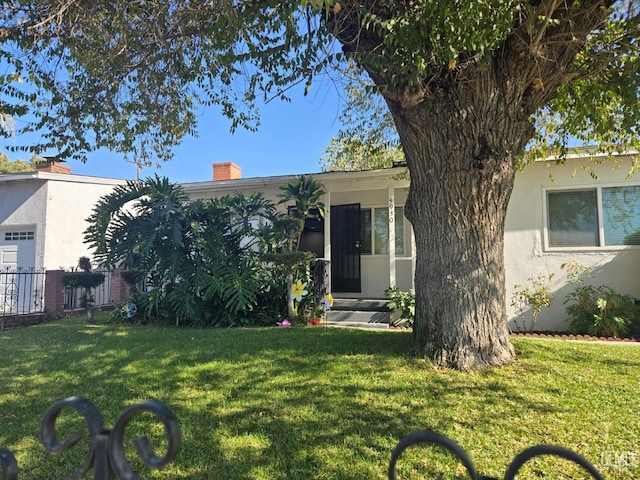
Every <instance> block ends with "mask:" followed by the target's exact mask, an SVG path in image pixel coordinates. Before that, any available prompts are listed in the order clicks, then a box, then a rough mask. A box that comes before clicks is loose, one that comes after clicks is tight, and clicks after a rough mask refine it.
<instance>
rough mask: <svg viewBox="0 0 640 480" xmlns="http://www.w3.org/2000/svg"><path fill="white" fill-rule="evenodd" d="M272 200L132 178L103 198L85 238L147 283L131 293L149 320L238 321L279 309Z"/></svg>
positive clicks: (259, 319) (264, 318)
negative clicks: (197, 194) (195, 193)
mask: <svg viewBox="0 0 640 480" xmlns="http://www.w3.org/2000/svg"><path fill="white" fill-rule="evenodd" d="M274 218H275V208H274V205H273V204H272V203H271V202H269V201H267V200H265V199H264V198H263V196H262V195H261V194H253V195H251V196H248V197H247V196H243V195H241V194H234V195H232V196H225V197H220V198H212V199H207V200H193V201H188V198H187V195H186V193H185V192H184V190H183V189H182V188H181V187H179V186H177V185H174V184H171V183H170V182H169V181H168V180H167V179H162V178H158V177H155V178H149V179H146V180H145V181H143V182H128V183H127V184H126V185H122V186H118V187H116V188H115V189H114V191H113V193H111V194H110V195H107V196H106V197H104V198H102V199H101V200H100V202H99V203H98V204H97V206H96V208H95V209H94V213H93V215H92V216H91V217H90V218H89V219H88V220H89V222H90V223H91V226H90V227H89V228H88V229H87V231H86V240H87V242H88V243H89V245H90V246H91V247H92V248H94V249H95V257H96V259H97V260H99V261H100V262H102V263H103V264H105V265H106V266H116V265H117V266H120V267H123V268H125V269H128V270H130V272H132V274H133V280H134V281H135V282H137V283H139V284H144V285H145V288H143V289H141V290H140V291H139V292H138V293H137V297H136V298H134V299H133V301H134V303H135V304H136V305H137V307H138V315H139V316H140V315H141V316H142V317H143V318H145V319H146V320H147V321H160V322H171V323H175V324H176V325H214V326H233V325H240V324H244V323H246V322H250V323H252V324H260V323H272V322H273V321H274V319H275V318H278V317H279V316H280V315H281V314H282V307H283V306H284V302H282V303H280V304H278V302H274V295H276V296H277V295H278V292H281V294H280V295H281V298H284V288H285V287H284V284H283V282H282V281H281V280H280V279H281V278H283V277H284V273H285V272H284V270H283V268H282V267H281V266H279V265H270V266H269V268H267V266H266V265H265V263H264V262H263V257H262V251H263V250H264V248H265V245H264V243H265V239H266V238H268V230H269V227H267V226H266V224H267V223H269V222H272V221H273V220H274Z"/></svg>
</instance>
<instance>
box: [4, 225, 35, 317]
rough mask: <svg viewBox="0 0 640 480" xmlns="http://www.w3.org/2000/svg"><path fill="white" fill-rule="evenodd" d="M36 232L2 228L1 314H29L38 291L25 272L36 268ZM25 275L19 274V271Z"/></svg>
mask: <svg viewBox="0 0 640 480" xmlns="http://www.w3.org/2000/svg"><path fill="white" fill-rule="evenodd" d="M35 258H36V242H35V232H34V229H28V228H20V229H6V228H4V229H0V313H4V314H9V313H29V312H31V311H32V310H33V308H34V305H35V303H36V302H35V298H36V297H37V296H38V290H40V291H41V290H42V288H41V287H40V288H38V287H37V286H36V285H35V284H34V282H33V278H31V276H29V275H28V274H27V273H26V272H25V271H28V270H29V269H31V268H33V267H34V266H35ZM18 269H20V270H22V272H23V273H16V270H18Z"/></svg>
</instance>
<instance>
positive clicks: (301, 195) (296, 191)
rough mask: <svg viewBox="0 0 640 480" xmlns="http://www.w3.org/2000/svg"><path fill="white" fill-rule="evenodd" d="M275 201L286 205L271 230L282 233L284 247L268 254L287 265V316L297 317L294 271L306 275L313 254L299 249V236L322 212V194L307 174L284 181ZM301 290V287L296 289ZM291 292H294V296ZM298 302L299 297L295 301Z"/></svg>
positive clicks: (320, 187)
mask: <svg viewBox="0 0 640 480" xmlns="http://www.w3.org/2000/svg"><path fill="white" fill-rule="evenodd" d="M280 191H281V193H280V194H278V197H279V198H280V201H279V202H278V203H279V204H287V203H289V204H290V203H291V202H293V204H292V205H291V204H290V205H289V206H288V210H287V214H286V215H282V216H280V217H279V218H278V219H277V221H276V223H275V229H276V231H277V232H279V233H280V234H281V235H282V240H283V246H284V250H283V251H281V252H280V253H278V254H276V255H275V256H272V259H273V260H274V263H277V264H281V265H284V266H285V267H286V268H287V291H288V292H291V293H290V294H289V295H287V312H288V314H289V318H290V319H294V318H295V317H296V316H298V312H297V309H296V304H295V302H294V300H295V299H296V298H298V296H299V295H298V290H297V289H296V290H294V283H293V279H294V276H295V274H304V275H305V276H306V277H308V276H309V274H308V272H309V269H310V266H311V263H312V261H313V259H314V258H315V255H313V254H311V253H309V252H300V251H299V250H300V239H301V238H302V232H303V231H304V223H305V221H306V219H307V218H322V217H323V216H324V214H325V208H324V203H322V202H321V201H320V198H321V197H322V195H324V193H325V192H324V189H323V187H322V186H321V185H320V184H319V183H318V182H317V181H316V180H315V179H314V178H313V177H311V176H309V175H301V176H300V177H298V181H297V182H296V183H288V184H287V185H284V186H282V187H281V188H280ZM296 285H297V284H296ZM300 291H301V290H300ZM294 292H295V293H296V295H294ZM298 302H300V300H298Z"/></svg>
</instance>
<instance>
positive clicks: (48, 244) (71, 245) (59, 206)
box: [44, 179, 122, 269]
mask: <svg viewBox="0 0 640 480" xmlns="http://www.w3.org/2000/svg"><path fill="white" fill-rule="evenodd" d="M100 180H102V179H100ZM117 183H122V182H118V181H109V182H108V183H107V184H104V183H102V182H100V183H85V182H75V181H67V179H64V180H63V181H59V180H57V181H49V182H48V185H47V187H48V188H47V200H48V202H47V203H48V207H47V215H46V219H45V222H46V226H47V228H46V233H45V241H44V267H46V268H50V269H56V268H70V267H76V266H77V265H78V259H79V258H80V257H82V256H85V257H89V258H93V253H92V252H91V251H90V250H89V249H88V245H86V244H85V243H84V231H85V230H86V229H87V227H89V222H87V218H89V216H90V215H91V213H92V211H93V208H94V207H95V205H96V203H97V202H98V200H99V199H100V198H101V197H103V196H104V195H108V194H109V193H111V191H112V190H113V187H114V186H115V185H116V184H117Z"/></svg>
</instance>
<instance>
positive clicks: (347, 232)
mask: <svg viewBox="0 0 640 480" xmlns="http://www.w3.org/2000/svg"><path fill="white" fill-rule="evenodd" d="M360 245H361V241H360V204H359V203H352V204H349V205H334V206H332V207H331V288H332V289H333V291H334V292H360V291H362V285H361V281H360Z"/></svg>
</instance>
